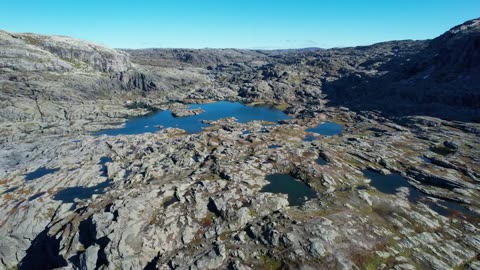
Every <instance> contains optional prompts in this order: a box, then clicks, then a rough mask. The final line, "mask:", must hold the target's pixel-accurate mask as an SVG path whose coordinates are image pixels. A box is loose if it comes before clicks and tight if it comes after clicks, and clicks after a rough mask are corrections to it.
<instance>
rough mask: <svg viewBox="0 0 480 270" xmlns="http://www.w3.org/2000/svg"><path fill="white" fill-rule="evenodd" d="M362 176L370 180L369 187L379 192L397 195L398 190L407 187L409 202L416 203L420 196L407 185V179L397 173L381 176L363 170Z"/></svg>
mask: <svg viewBox="0 0 480 270" xmlns="http://www.w3.org/2000/svg"><path fill="white" fill-rule="evenodd" d="M363 175H364V176H365V177H367V178H368V179H370V180H371V182H370V185H371V186H373V187H375V188H376V189H377V190H378V191H380V192H383V193H387V194H395V193H397V189H398V188H400V187H407V188H409V191H410V192H409V196H408V199H409V200H410V201H417V200H418V199H419V198H420V196H421V195H422V193H420V192H419V191H418V190H417V189H415V188H413V187H412V186H411V185H410V184H409V183H408V181H407V179H405V178H403V177H402V176H401V175H400V174H398V173H392V174H387V175H383V174H381V173H377V172H374V171H372V170H364V171H363Z"/></svg>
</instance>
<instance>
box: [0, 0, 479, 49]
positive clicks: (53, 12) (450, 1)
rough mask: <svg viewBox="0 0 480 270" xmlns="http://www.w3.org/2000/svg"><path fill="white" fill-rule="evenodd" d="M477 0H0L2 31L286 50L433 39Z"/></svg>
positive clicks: (112, 42)
mask: <svg viewBox="0 0 480 270" xmlns="http://www.w3.org/2000/svg"><path fill="white" fill-rule="evenodd" d="M476 17H480V0H363V1H362V0H290V1H287V0H235V1H234V0H170V1H167V0H165V1H162V0H157V1H153V0H151V1H147V0H144V1H142V0H135V1H126V0H116V1H111V0H0V29H2V30H6V31H10V32H32V33H42V34H55V35H67V36H72V37H75V38H79V39H83V40H89V41H93V42H96V43H99V44H102V45H106V46H109V47H113V48H153V47H157V48H247V49H286V48H305V47H321V48H331V47H346V46H358V45H368V44H373V43H376V42H382V41H388V40H401V39H430V38H434V37H436V36H438V35H440V34H442V33H443V32H445V31H447V30H448V29H450V28H451V27H453V26H455V25H458V24H461V23H463V22H464V21H467V20H470V19H473V18H476Z"/></svg>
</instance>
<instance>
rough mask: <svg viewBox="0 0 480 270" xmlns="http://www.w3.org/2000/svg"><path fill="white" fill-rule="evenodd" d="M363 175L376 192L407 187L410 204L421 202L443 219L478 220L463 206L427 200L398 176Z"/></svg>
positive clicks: (370, 173) (367, 173)
mask: <svg viewBox="0 0 480 270" xmlns="http://www.w3.org/2000/svg"><path fill="white" fill-rule="evenodd" d="M363 175H364V176H365V177H367V178H369V179H370V180H371V182H370V185H371V186H373V187H375V188H376V189H377V190H379V191H381V192H383V193H387V194H395V193H397V189H398V188H400V187H407V188H408V189H409V196H408V200H409V201H411V202H419V201H420V202H422V203H424V204H426V205H428V206H429V207H430V208H431V209H432V210H433V211H435V212H437V213H438V214H440V215H442V216H445V217H463V218H475V219H476V220H480V217H479V215H477V214H475V213H474V212H473V211H471V210H470V209H468V207H466V206H465V205H463V204H461V203H458V202H454V201H447V200H438V201H436V202H433V201H432V200H430V199H428V197H427V195H426V194H424V193H422V192H420V191H418V190H417V189H416V188H414V187H413V186H411V185H410V184H409V183H408V181H407V180H406V179H405V178H403V177H402V176H401V175H399V174H396V173H394V174H388V175H383V174H380V173H377V172H374V171H371V170H364V171H363Z"/></svg>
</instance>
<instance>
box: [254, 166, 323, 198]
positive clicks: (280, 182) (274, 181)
mask: <svg viewBox="0 0 480 270" xmlns="http://www.w3.org/2000/svg"><path fill="white" fill-rule="evenodd" d="M265 179H266V180H267V181H268V182H270V183H269V184H267V185H266V186H264V187H263V188H262V190H260V192H270V193H283V194H287V195H288V202H289V203H290V205H293V206H297V205H302V204H303V203H305V202H306V201H307V200H309V199H311V198H315V197H316V196H317V193H316V192H315V191H314V190H313V189H311V188H310V187H309V186H308V185H306V184H305V183H303V182H301V181H299V180H297V179H295V178H293V177H292V176H290V175H288V174H281V173H275V174H270V175H268V176H267V177H266V178H265Z"/></svg>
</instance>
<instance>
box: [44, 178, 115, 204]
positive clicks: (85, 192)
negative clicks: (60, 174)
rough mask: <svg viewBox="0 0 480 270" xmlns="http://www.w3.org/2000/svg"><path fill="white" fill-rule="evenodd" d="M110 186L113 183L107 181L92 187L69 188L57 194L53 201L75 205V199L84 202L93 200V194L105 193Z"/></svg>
mask: <svg viewBox="0 0 480 270" xmlns="http://www.w3.org/2000/svg"><path fill="white" fill-rule="evenodd" d="M110 184H111V182H110V181H108V180H107V181H105V182H102V183H99V184H97V185H95V186H92V187H68V188H65V189H62V190H61V191H59V192H57V194H55V196H54V197H53V199H54V200H57V201H62V202H64V203H73V202H75V199H80V200H83V199H88V198H91V197H92V195H93V194H103V193H105V189H106V188H107V187H109V186H110Z"/></svg>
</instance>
